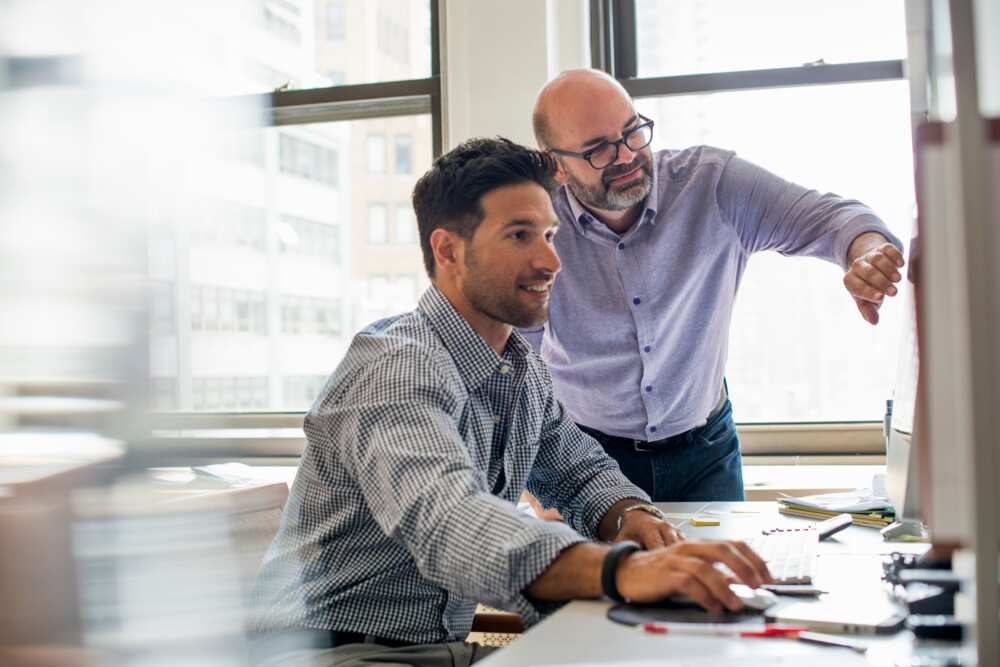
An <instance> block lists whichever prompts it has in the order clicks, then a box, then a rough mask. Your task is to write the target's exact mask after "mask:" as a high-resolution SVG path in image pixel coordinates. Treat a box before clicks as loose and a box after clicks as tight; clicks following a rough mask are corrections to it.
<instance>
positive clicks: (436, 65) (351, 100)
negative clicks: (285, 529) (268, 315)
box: [147, 0, 445, 458]
mask: <svg viewBox="0 0 1000 667" xmlns="http://www.w3.org/2000/svg"><path fill="white" fill-rule="evenodd" d="M426 2H427V3H428V6H429V11H430V73H429V76H427V77H424V78H415V79H403V80H394V81H379V82H374V83H361V84H350V85H334V86H326V87H319V88H304V89H296V90H282V89H281V87H278V88H276V89H275V90H274V91H272V92H269V93H255V94H247V95H233V96H228V97H223V98H220V100H219V104H220V105H222V106H227V105H229V104H232V105H234V108H247V107H248V106H253V107H256V108H262V109H264V113H263V114H262V116H261V118H262V120H261V127H262V128H280V127H285V126H296V125H310V124H315V123H328V122H341V121H353V120H368V119H376V118H393V117H400V116H417V115H428V116H430V129H431V152H432V158H437V157H439V156H440V155H441V153H442V150H443V145H444V127H445V126H444V123H445V119H444V114H443V111H442V95H443V83H442V76H441V20H440V15H441V7H440V4H441V3H440V0H426ZM323 20H324V21H325V20H326V17H323ZM279 141H280V140H279ZM286 141H302V140H301V138H300V137H298V136H293V135H289V139H288V140H286ZM389 143H390V141H389V138H388V137H385V140H384V144H385V149H386V151H388V149H389ZM289 145H290V144H289ZM286 149H287V147H286ZM393 164H394V163H393ZM385 167H386V169H385V173H383V174H380V175H379V176H380V177H382V178H390V177H391V176H392V172H391V171H390V169H391V165H390V161H389V157H388V155H386V158H385ZM388 208H389V207H388V206H386V233H387V239H386V244H388V243H390V242H391V239H392V227H393V225H392V221H391V220H390V214H391V212H390V211H389V210H388ZM339 245H340V241H339V239H338V248H339ZM195 290H197V295H198V297H199V303H198V306H199V307H198V312H199V314H200V320H201V328H200V330H202V331H205V330H209V329H207V328H206V326H205V325H206V323H207V320H208V317H207V315H208V314H209V313H208V312H207V309H206V308H205V305H206V304H205V301H206V297H212V298H213V299H214V305H215V308H214V311H213V313H211V314H212V316H213V318H214V320H213V323H214V327H213V328H212V329H211V330H212V331H214V330H218V329H219V322H218V318H219V311H220V308H219V304H218V300H219V289H218V288H217V287H212V286H205V285H190V286H188V287H187V293H185V294H180V295H178V297H177V304H178V305H179V304H180V303H181V301H182V300H183V299H185V298H186V299H190V298H192V297H193V296H194V295H195V293H196V292H195ZM266 307H267V305H266V304H265V308H266ZM277 307H280V304H279V306H277ZM185 310H187V309H186V308H185ZM175 316H176V313H175ZM255 317H256V313H252V319H253V318H255ZM300 324H301V323H300ZM279 326H281V325H279ZM252 333H256V330H255V329H254V331H252ZM147 353H148V352H147ZM165 379H166V378H159V377H149V378H148V382H149V387H150V391H152V387H153V384H154V382H160V383H161V384H163V382H162V381H163V380H165ZM180 384H181V383H180V382H179V381H177V380H176V379H175V380H174V382H173V386H172V392H173V395H174V402H175V404H178V403H179V402H180V397H181V395H182V394H183V392H184V390H183V388H182V387H181V386H180ZM253 393H254V392H253V390H251V394H253ZM250 402H251V403H252V404H253V403H256V402H257V401H256V399H255V398H251V401H250ZM237 403H239V400H238V399H237ZM289 414H292V415H295V417H293V421H294V420H295V419H297V420H298V424H299V426H301V418H302V414H303V413H286V412H275V411H259V410H255V409H254V408H249V409H247V410H246V411H243V410H239V411H235V412H234V411H232V410H220V409H216V410H213V411H199V412H190V411H185V412H181V411H178V410H168V411H154V412H152V414H151V416H152V420H153V424H154V425H155V424H160V423H164V422H166V423H169V424H171V425H172V426H171V428H176V429H181V430H185V429H189V428H192V427H195V426H197V425H198V424H202V423H206V424H226V423H230V421H231V420H236V421H237V422H238V423H240V424H252V425H253V426H252V427H253V428H259V429H264V430H265V431H266V430H267V429H273V428H281V426H280V425H281V424H282V423H285V422H286V421H287V418H288V415H289ZM154 428H156V427H155V426H154ZM209 428H215V426H210V427H209ZM153 439H154V440H156V439H157V438H156V437H155V436H154V438H153ZM226 440H227V442H232V443H234V446H235V443H238V442H239V441H240V438H236V439H235V440H233V439H229V438H227V439H226ZM189 445H190V446H191V448H190V453H191V454H193V455H195V456H198V457H202V458H203V457H204V456H211V455H212V454H210V453H208V451H209V450H211V448H210V447H209V448H208V450H199V447H198V444H197V442H196V440H189V439H188V438H184V439H183V442H178V441H177V440H176V439H173V440H172V441H171V444H170V445H169V450H168V451H169V452H170V454H171V455H174V454H180V453H181V450H186V449H188V446H189ZM178 446H180V447H178ZM252 450H253V448H249V449H248V448H246V447H242V446H236V447H235V449H234V450H233V451H232V453H231V454H226V455H227V456H245V455H247V454H250V455H253V456H259V455H265V454H262V453H261V452H257V451H252Z"/></svg>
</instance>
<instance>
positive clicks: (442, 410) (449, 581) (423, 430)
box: [313, 353, 596, 623]
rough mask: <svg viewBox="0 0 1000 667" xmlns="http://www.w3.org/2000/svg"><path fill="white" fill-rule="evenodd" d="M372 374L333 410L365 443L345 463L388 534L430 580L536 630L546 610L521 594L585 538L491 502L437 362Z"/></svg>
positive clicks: (419, 360)
mask: <svg viewBox="0 0 1000 667" xmlns="http://www.w3.org/2000/svg"><path fill="white" fill-rule="evenodd" d="M363 373H364V376H363V377H360V378H358V379H357V381H355V382H352V383H351V385H352V388H351V390H350V394H349V395H347V396H344V397H343V398H344V400H341V401H337V402H336V403H335V404H334V405H333V407H331V408H330V409H331V410H333V411H335V412H336V411H338V410H340V414H339V415H338V421H339V422H341V423H344V424H346V427H345V428H343V429H340V431H341V432H344V433H352V434H356V435H353V436H352V437H351V439H350V442H347V443H344V445H345V446H344V447H343V449H342V450H341V451H343V459H344V460H343V463H344V465H345V467H347V468H348V469H349V470H350V471H351V473H352V475H353V477H354V478H355V479H356V480H357V482H358V485H359V487H360V489H361V493H362V495H363V497H364V499H365V502H366V503H367V505H368V507H369V509H370V511H371V514H372V516H373V517H374V519H375V521H376V522H377V523H378V525H379V527H380V528H381V529H382V531H383V532H384V533H385V534H386V535H387V536H388V537H389V538H391V539H392V540H394V541H396V542H397V543H399V544H401V545H402V546H403V548H404V549H406V551H407V552H408V553H409V554H410V555H411V556H412V558H413V560H414V562H415V564H416V566H417V569H418V570H419V572H420V574H421V575H422V576H423V577H424V578H426V579H427V580H428V581H430V582H432V583H434V584H436V585H438V586H441V587H442V588H444V589H446V590H447V591H449V592H450V593H452V594H455V595H458V596H461V597H465V598H470V599H474V600H479V601H482V602H485V603H487V604H490V605H493V606H497V607H500V608H503V609H508V610H511V611H516V612H518V613H520V614H521V616H522V618H524V620H525V621H526V622H528V623H533V622H535V621H537V620H538V619H539V617H540V613H541V611H542V610H543V609H544V607H541V608H540V607H536V605H535V604H534V603H532V602H531V601H530V600H528V599H527V598H526V597H525V596H524V595H523V593H522V591H523V590H524V589H525V588H527V587H528V585H529V584H530V583H531V582H532V581H534V580H535V579H537V578H538V576H539V575H541V574H542V572H544V571H545V569H546V568H548V566H549V565H550V564H551V563H552V562H553V561H554V560H555V559H556V558H557V557H558V556H559V554H560V553H561V552H562V551H563V550H565V549H566V548H568V547H570V546H572V545H573V544H577V543H579V542H583V541H585V538H584V537H583V536H582V535H581V534H580V533H578V532H577V531H575V530H573V529H572V528H571V527H569V526H567V525H565V524H560V523H553V522H544V521H539V520H538V519H536V518H534V517H531V516H528V515H526V514H524V513H523V512H520V511H519V510H518V509H517V508H516V507H515V506H514V505H513V504H511V503H509V502H506V501H505V500H502V499H500V498H497V497H495V496H493V495H491V494H490V492H489V489H488V488H487V486H486V478H485V475H484V473H483V472H482V471H481V470H478V469H476V468H475V467H474V466H473V464H472V462H471V461H470V457H469V453H468V450H467V448H466V447H465V444H464V442H463V440H462V437H461V435H460V433H459V431H458V428H457V423H458V417H459V414H460V412H461V410H462V401H463V400H464V399H463V392H462V391H461V390H460V388H459V387H456V386H454V385H451V386H449V384H448V381H447V379H445V378H442V377H441V376H440V375H439V374H438V373H437V372H436V370H435V365H434V363H433V360H432V359H430V358H428V357H426V356H423V357H422V356H416V355H413V354H412V353H411V354H390V355H387V356H385V357H383V358H382V359H380V360H379V361H378V362H377V363H375V364H373V365H372V366H371V367H370V368H368V369H366V370H364V371H363ZM337 404H339V405H344V406H350V407H344V408H337V407H336V405H337ZM316 418H318V419H322V418H323V417H322V415H317V417H316ZM351 422H353V423H351ZM313 427H314V428H315V427H316V424H314V425H313ZM589 505H594V501H591V502H590V504H589ZM588 509H589V510H592V511H596V508H594V507H590V506H588Z"/></svg>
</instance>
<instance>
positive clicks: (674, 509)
mask: <svg viewBox="0 0 1000 667" xmlns="http://www.w3.org/2000/svg"><path fill="white" fill-rule="evenodd" d="M657 505H658V507H660V509H662V510H663V511H665V512H667V513H668V514H700V513H705V512H715V513H717V516H715V517H714V518H717V519H719V521H720V525H718V526H709V527H693V526H690V525H688V523H687V522H686V521H675V523H680V524H681V525H682V529H683V530H684V532H685V534H686V535H687V536H688V538H689V539H697V538H705V539H723V538H731V539H737V538H747V537H750V536H752V535H756V534H759V533H760V530H761V528H763V527H766V526H776V525H802V524H803V523H808V520H806V519H800V518H795V517H786V516H782V515H781V514H779V513H778V511H777V506H776V505H775V504H774V503H770V502H745V503H658V504H657ZM926 548H927V545H921V544H906V543H886V542H884V541H883V540H882V537H881V535H879V532H878V531H877V530H875V529H874V528H864V527H861V526H852V527H850V528H848V529H846V530H844V531H842V532H841V533H838V534H837V535H835V536H834V537H833V538H831V539H830V540H827V541H825V542H822V543H821V550H820V560H819V565H818V568H817V569H818V575H817V579H816V584H817V585H818V586H820V587H822V588H824V589H826V590H829V591H831V593H830V594H829V597H828V599H833V598H844V599H848V600H850V601H851V602H852V604H856V605H858V606H859V607H860V606H862V605H866V604H879V605H884V604H886V595H885V591H884V589H883V588H882V585H881V583H880V581H881V573H882V569H881V555H882V554H884V553H889V552H891V551H904V552H911V553H920V552H922V551H924V550H926ZM784 599H788V600H792V599H793V598H783V600H784ZM610 606H611V603H610V602H608V601H595V600H577V601H574V602H571V603H569V604H568V605H566V606H565V607H563V608H562V609H560V610H559V611H558V612H556V613H555V614H553V615H552V616H550V617H549V618H547V619H545V620H544V621H543V622H541V623H539V624H538V625H536V626H535V627H533V628H531V629H530V630H529V631H528V632H526V633H525V634H524V636H522V637H521V638H519V639H517V640H516V641H514V642H513V643H512V644H511V645H510V646H508V647H507V648H505V649H503V650H501V651H499V652H497V653H495V654H494V655H492V656H490V657H489V658H487V659H486V660H484V661H482V662H479V663H477V667H478V666H479V665H482V667H508V666H509V667H515V666H516V667H529V666H531V665H546V664H571V663H600V662H605V663H608V662H615V661H618V662H625V661H629V660H633V661H638V660H651V659H656V660H660V661H664V662H665V664H679V665H683V664H688V663H690V664H697V665H699V666H700V665H707V664H713V663H718V664H728V663H729V662H730V661H732V663H733V664H741V663H742V664H747V665H749V664H754V663H748V662H747V660H748V659H749V658H754V657H760V658H762V659H765V660H766V659H767V658H768V657H773V658H775V659H777V658H784V659H787V660H788V661H789V662H788V663H783V662H782V663H773V664H789V665H793V664H794V665H798V664H802V665H809V667H820V665H844V666H847V665H856V664H857V665H865V664H868V665H887V666H892V665H894V664H895V663H896V662H897V661H900V660H904V659H905V658H906V656H909V655H911V654H912V652H913V651H914V649H913V648H912V637H911V635H910V633H909V632H907V631H905V630H904V631H902V632H900V633H898V634H897V635H895V636H892V637H861V636H855V638H856V639H858V640H859V641H864V642H865V643H866V644H868V645H869V646H870V647H871V648H870V649H869V652H868V655H867V656H866V658H862V657H860V656H856V655H855V654H852V653H851V652H850V651H848V650H847V649H842V648H830V647H823V646H814V645H811V644H806V643H804V642H797V641H790V640H781V639H740V638H732V639H730V638H721V637H692V636H673V637H670V636H664V635H644V634H642V633H641V632H639V631H638V630H636V629H634V628H630V627H628V626H625V625H620V624H617V623H614V622H612V621H609V620H608V619H607V618H606V616H605V614H606V612H607V610H608V608H609V607H610ZM828 661H829V662H828ZM761 664H772V663H768V662H762V663H761ZM904 664H905V663H904Z"/></svg>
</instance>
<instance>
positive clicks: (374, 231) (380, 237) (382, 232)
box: [368, 204, 389, 245]
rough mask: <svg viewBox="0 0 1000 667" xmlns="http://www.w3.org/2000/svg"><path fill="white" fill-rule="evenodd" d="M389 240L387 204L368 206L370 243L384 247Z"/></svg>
mask: <svg viewBox="0 0 1000 667" xmlns="http://www.w3.org/2000/svg"><path fill="white" fill-rule="evenodd" d="M388 240H389V224H388V220H386V214H385V204H368V242H369V243H371V244H372V245H382V244H384V243H386V242H387V241H388Z"/></svg>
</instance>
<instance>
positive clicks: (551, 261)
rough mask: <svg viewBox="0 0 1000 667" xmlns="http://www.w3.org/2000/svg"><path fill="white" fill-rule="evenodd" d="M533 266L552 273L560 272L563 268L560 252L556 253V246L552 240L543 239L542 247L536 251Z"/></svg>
mask: <svg viewBox="0 0 1000 667" xmlns="http://www.w3.org/2000/svg"><path fill="white" fill-rule="evenodd" d="M532 268H535V269H540V270H542V271H546V272H548V273H551V274H552V275H555V274H557V273H559V269H561V268H562V262H560V261H559V254H558V253H556V247H555V246H554V245H553V244H552V241H549V240H545V241H542V245H541V247H540V248H539V250H538V252H537V253H535V259H534V261H533V262H532Z"/></svg>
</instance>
